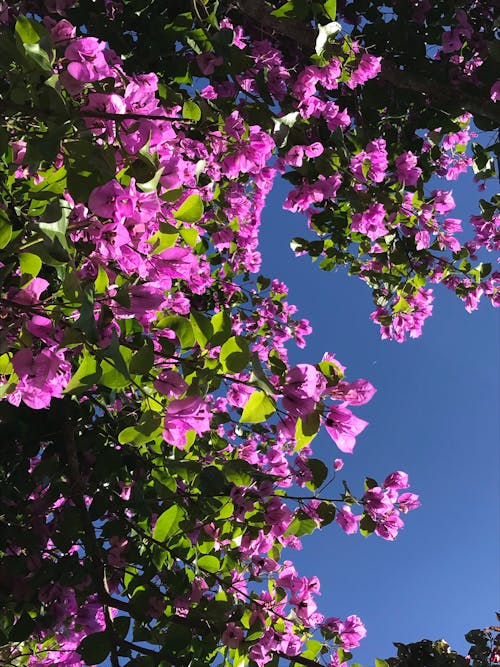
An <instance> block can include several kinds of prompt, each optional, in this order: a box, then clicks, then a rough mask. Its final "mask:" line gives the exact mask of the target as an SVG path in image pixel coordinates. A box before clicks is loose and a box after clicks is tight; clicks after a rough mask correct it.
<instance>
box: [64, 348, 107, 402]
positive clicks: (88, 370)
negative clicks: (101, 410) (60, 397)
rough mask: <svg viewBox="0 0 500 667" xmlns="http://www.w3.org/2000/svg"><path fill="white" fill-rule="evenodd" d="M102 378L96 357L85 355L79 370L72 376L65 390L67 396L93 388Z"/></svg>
mask: <svg viewBox="0 0 500 667" xmlns="http://www.w3.org/2000/svg"><path fill="white" fill-rule="evenodd" d="M100 377H101V368H100V366H99V365H98V361H97V359H96V358H95V357H93V356H91V355H90V354H88V353H84V356H83V359H82V361H81V362H80V364H79V366H78V370H77V371H76V373H74V375H73V376H72V378H71V380H70V381H69V382H68V384H67V385H66V388H65V389H64V393H65V394H70V393H73V394H77V393H82V392H84V391H86V390H87V389H88V388H89V387H93V386H94V385H95V384H97V382H99V379H100Z"/></svg>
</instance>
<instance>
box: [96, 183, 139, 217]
mask: <svg viewBox="0 0 500 667" xmlns="http://www.w3.org/2000/svg"><path fill="white" fill-rule="evenodd" d="M89 209H90V210H91V211H92V213H95V214H96V215H99V216H101V218H115V216H116V218H117V219H122V218H128V217H129V216H130V215H132V212H133V204H132V200H131V198H130V195H129V193H128V191H127V190H126V189H125V188H124V187H123V186H122V185H120V183H118V181H115V180H113V181H109V182H108V183H106V184H105V185H99V186H98V187H97V188H94V189H93V190H92V192H91V193H90V197H89Z"/></svg>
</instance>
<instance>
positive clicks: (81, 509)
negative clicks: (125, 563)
mask: <svg viewBox="0 0 500 667" xmlns="http://www.w3.org/2000/svg"><path fill="white" fill-rule="evenodd" d="M63 420H64V421H63V424H62V434H63V439H64V448H65V450H66V457H67V463H68V478H69V482H70V497H71V499H72V500H73V502H74V503H75V507H76V509H77V512H78V515H79V517H80V521H81V522H82V525H83V530H84V533H85V541H84V545H85V550H86V552H87V553H88V555H89V557H90V561H91V563H92V566H93V568H94V571H95V572H96V574H97V580H96V582H95V583H96V588H97V596H98V598H99V602H100V603H101V605H102V607H103V611H104V619H105V623H106V631H107V632H108V633H109V635H110V639H111V640H112V641H111V653H110V659H111V665H112V667H120V662H119V659H118V652H117V650H116V643H117V642H116V635H115V631H114V627H113V620H112V618H111V614H110V611H109V607H108V605H107V604H106V600H107V598H108V596H109V592H108V587H107V582H106V568H105V565H104V559H103V554H102V553H101V549H100V546H99V543H98V541H97V538H96V535H95V531H94V526H93V525H92V520H91V519H90V516H89V514H88V512H87V505H86V504H85V498H84V489H83V484H82V478H81V475H80V465H79V463H78V449H77V446H76V441H75V430H74V429H75V424H74V423H73V420H72V418H71V409H70V403H69V401H68V400H65V401H64V410H63Z"/></svg>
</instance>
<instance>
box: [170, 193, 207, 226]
mask: <svg viewBox="0 0 500 667" xmlns="http://www.w3.org/2000/svg"><path fill="white" fill-rule="evenodd" d="M202 215H203V201H202V199H201V197H200V195H198V194H193V195H189V197H188V198H187V199H186V200H185V201H184V202H183V203H182V204H181V205H180V206H179V208H178V209H177V210H176V211H173V216H174V218H175V219H176V220H180V221H181V222H198V220H200V218H201V217H202Z"/></svg>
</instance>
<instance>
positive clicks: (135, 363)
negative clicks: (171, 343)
mask: <svg viewBox="0 0 500 667" xmlns="http://www.w3.org/2000/svg"><path fill="white" fill-rule="evenodd" d="M154 361H155V356H154V351H153V347H152V346H151V345H149V344H148V343H146V344H145V345H144V346H143V347H141V349H140V350H138V351H137V352H135V353H134V354H133V355H132V358H131V359H130V366H129V370H130V372H131V373H134V374H138V375H144V374H145V373H148V372H149V371H150V370H151V369H152V368H153V364H154Z"/></svg>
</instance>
